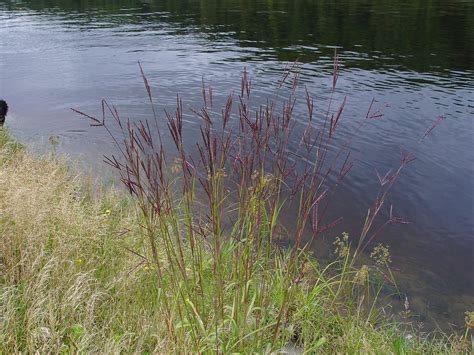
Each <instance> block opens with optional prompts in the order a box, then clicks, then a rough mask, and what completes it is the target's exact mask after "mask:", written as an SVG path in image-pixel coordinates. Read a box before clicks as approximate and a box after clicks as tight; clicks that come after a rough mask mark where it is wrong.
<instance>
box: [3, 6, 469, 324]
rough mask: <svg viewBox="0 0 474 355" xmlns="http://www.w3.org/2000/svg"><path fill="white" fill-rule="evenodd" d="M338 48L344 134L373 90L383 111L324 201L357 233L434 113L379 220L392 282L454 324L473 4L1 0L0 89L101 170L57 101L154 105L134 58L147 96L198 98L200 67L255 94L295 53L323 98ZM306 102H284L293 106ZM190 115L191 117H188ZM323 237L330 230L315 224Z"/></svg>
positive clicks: (132, 108)
mask: <svg viewBox="0 0 474 355" xmlns="http://www.w3.org/2000/svg"><path fill="white" fill-rule="evenodd" d="M335 49H337V51H338V53H339V55H340V58H341V60H342V67H341V73H340V79H339V84H338V85H339V94H340V95H341V96H342V95H344V94H347V95H348V104H347V110H346V112H345V114H344V120H346V122H347V124H346V126H345V130H344V131H343V132H342V134H343V135H344V134H345V135H348V134H350V132H351V128H353V127H355V125H356V124H355V123H354V122H356V119H357V118H358V117H361V116H362V115H364V114H365V112H366V110H367V108H368V105H369V103H370V101H371V99H372V98H375V99H376V100H377V102H378V106H379V107H383V111H384V113H385V117H384V119H383V120H380V121H377V122H374V123H373V124H372V125H370V126H369V127H368V128H366V129H365V130H364V132H363V133H362V134H361V136H360V137H358V139H357V140H356V142H355V144H354V151H355V153H356V154H358V155H357V158H358V163H357V164H356V167H355V168H354V170H353V171H352V172H351V176H350V177H349V179H348V180H347V183H346V185H345V187H344V188H342V189H341V190H340V191H339V195H338V197H336V198H335V200H334V202H333V205H334V206H336V207H337V213H338V214H340V215H342V216H343V217H344V218H345V219H344V226H343V227H342V228H343V229H344V230H347V231H349V232H350V233H351V234H353V235H356V233H357V230H358V229H359V228H360V226H361V224H362V221H363V217H364V215H365V212H366V210H367V208H368V207H369V203H370V201H371V198H373V197H374V193H375V192H374V191H375V190H374V187H375V186H376V184H377V178H376V175H375V168H377V169H378V170H379V171H387V170H388V169H389V168H392V167H394V166H396V164H397V162H398V160H399V148H400V147H408V148H412V147H413V146H414V142H415V141H416V140H417V139H418V138H419V136H420V135H421V134H422V133H423V132H424V131H425V130H426V128H427V127H429V126H430V125H431V123H432V122H433V121H434V120H435V119H436V117H438V116H439V115H445V116H446V120H445V121H444V122H443V124H442V125H441V126H439V127H438V128H437V129H436V130H435V131H433V134H432V136H431V137H430V139H428V140H427V141H426V142H425V143H424V144H423V145H422V146H420V147H419V148H417V151H416V155H417V160H416V161H415V162H414V163H413V164H412V165H411V167H409V169H407V170H406V171H405V172H404V174H403V176H402V178H401V180H400V181H399V183H398V185H397V186H396V188H395V190H394V191H393V193H392V195H391V196H390V201H389V202H390V203H393V205H394V206H395V211H396V213H397V215H400V216H404V217H407V218H408V219H410V220H411V221H412V222H413V223H412V224H410V225H407V226H395V227H391V228H389V229H387V230H386V231H385V233H384V235H383V236H382V238H381V241H383V242H384V243H387V244H389V245H390V247H391V252H392V259H393V267H394V270H396V277H397V278H398V280H399V282H400V285H399V287H400V288H401V289H402V290H403V292H405V293H406V294H407V295H408V298H409V301H410V304H411V307H412V312H413V313H415V314H418V315H419V317H418V318H417V319H418V320H420V321H422V322H425V323H426V324H427V327H428V328H432V327H433V326H436V325H439V326H440V327H441V328H443V329H449V328H450V327H451V325H450V324H451V323H454V324H461V325H462V322H463V314H464V312H465V311H467V310H472V309H473V308H474V278H473V274H474V273H473V272H472V270H473V266H474V262H473V260H474V258H473V257H474V249H473V248H474V245H473V243H474V232H473V226H474V221H473V196H474V181H473V176H474V156H473V153H472V152H473V151H474V150H473V143H474V142H473V140H474V136H473V133H474V131H473V118H474V2H473V1H471V0H451V1H444V0H433V1H422V0H405V1H402V0H398V1H396V0H339V1H338V0H332V1H330V0H328V1H316V0H313V1H311V0H306V1H304V0H266V1H264V0H240V1H237V0H220V1H218V0H201V1H196V0H168V1H158V0H157V1H152V0H148V1H125V0H122V1H119V0H117V1H114V0H110V1H106V0H102V1H98V0H96V1H92V0H91V1H72V0H69V1H66V0H64V1H59V0H58V1H0V65H1V66H0V96H1V97H2V98H5V99H6V100H7V101H8V103H9V104H10V106H11V114H10V116H9V117H8V126H9V127H10V129H11V131H12V132H13V133H14V134H15V135H16V136H17V137H19V138H20V139H21V140H22V141H25V142H29V143H30V144H31V145H33V146H35V147H37V148H38V149H39V150H46V149H49V150H50V149H51V147H50V146H49V144H48V137H50V136H52V135H55V136H58V137H59V146H58V148H57V149H58V150H59V151H60V152H64V153H68V154H70V155H73V156H74V157H76V158H77V157H79V160H80V161H81V162H82V165H83V166H86V167H90V166H93V167H94V169H96V171H97V172H99V173H102V172H103V171H104V167H103V166H102V165H100V160H101V159H100V155H101V152H102V151H110V149H111V148H110V143H109V141H108V139H107V138H106V136H105V135H103V134H102V132H101V131H100V130H91V129H89V128H88V127H87V123H86V122H84V121H81V120H78V118H77V116H76V115H74V114H73V113H72V112H70V111H69V108H70V107H77V108H80V109H82V110H84V111H86V112H90V113H98V111H99V110H98V108H99V106H98V102H99V100H100V99H101V98H102V97H107V98H109V99H111V101H113V102H114V103H115V104H116V105H117V107H118V108H119V110H120V111H121V112H122V113H123V115H124V116H126V117H132V118H133V119H139V118H145V117H147V115H149V114H150V110H149V107H148V106H147V105H146V100H145V92H144V89H143V85H142V83H141V79H140V77H139V71H138V67H137V61H138V60H140V61H141V62H142V64H143V66H144V68H145V70H146V72H147V74H148V76H149V79H150V81H151V84H152V85H153V87H154V88H155V96H156V98H157V101H158V103H159V104H158V106H159V108H163V107H171V106H172V105H173V103H174V99H175V95H176V93H177V92H179V93H180V94H181V95H182V97H183V100H184V103H185V107H190V106H193V105H195V106H197V105H198V103H199V102H200V95H201V93H200V90H199V87H200V82H201V79H202V77H203V76H204V77H205V79H206V80H207V81H209V82H211V83H212V85H213V88H214V95H215V96H216V100H217V101H219V100H222V97H223V96H224V95H226V94H227V93H229V91H231V90H233V89H237V88H238V85H239V77H240V73H241V71H242V69H243V67H244V66H246V67H247V68H248V70H249V71H250V73H251V74H252V78H253V83H254V87H255V91H256V93H257V96H258V97H265V95H266V94H270V93H272V91H273V88H274V85H273V84H274V83H275V82H276V80H277V79H278V78H279V77H280V75H281V73H282V71H283V68H284V67H285V66H286V65H287V64H288V63H289V62H292V61H294V60H296V59H298V60H299V62H300V63H301V72H302V82H303V83H304V84H306V85H307V86H308V87H309V89H310V90H311V91H312V92H313V93H314V94H315V95H316V98H317V100H316V104H317V105H318V104H321V107H322V108H324V107H325V104H326V103H327V98H328V92H329V86H330V82H331V71H332V57H333V54H334V50H335ZM300 106H304V105H299V106H297V108H296V110H297V111H298V110H300V111H303V110H304V107H300ZM190 125H191V128H189V129H190V130H192V129H193V128H192V127H196V122H195V121H193V122H191V123H190ZM327 240H329V241H330V236H327Z"/></svg>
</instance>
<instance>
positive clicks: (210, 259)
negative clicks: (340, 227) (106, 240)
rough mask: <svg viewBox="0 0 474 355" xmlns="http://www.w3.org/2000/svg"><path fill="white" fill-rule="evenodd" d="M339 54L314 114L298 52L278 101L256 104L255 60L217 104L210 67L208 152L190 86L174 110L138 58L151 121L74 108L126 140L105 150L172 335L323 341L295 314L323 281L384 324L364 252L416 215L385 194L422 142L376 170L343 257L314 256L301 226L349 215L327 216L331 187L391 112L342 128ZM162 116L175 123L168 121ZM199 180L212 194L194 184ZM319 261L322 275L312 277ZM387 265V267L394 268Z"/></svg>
mask: <svg viewBox="0 0 474 355" xmlns="http://www.w3.org/2000/svg"><path fill="white" fill-rule="evenodd" d="M338 67H339V64H338V59H337V57H336V58H335V61H334V72H333V80H332V86H331V97H330V100H329V103H328V106H327V108H326V109H325V110H324V111H323V112H324V113H323V114H322V115H319V114H317V113H316V112H319V111H317V110H315V107H314V100H313V98H312V96H311V94H310V93H309V90H308V88H305V98H304V100H305V104H306V107H307V117H306V120H304V119H303V118H302V117H298V118H296V117H295V115H294V107H295V105H296V103H297V92H298V91H297V89H298V87H299V85H298V79H299V73H298V70H297V68H296V66H292V67H290V68H288V69H287V70H286V72H285V74H284V76H283V77H282V79H281V81H280V82H279V91H281V92H280V93H279V94H278V95H277V97H278V98H280V100H281V101H279V102H274V101H272V100H270V99H268V100H267V102H266V103H265V104H263V105H254V104H253V96H252V83H251V81H250V79H249V76H248V73H247V71H246V70H244V71H243V73H242V78H241V85H240V90H239V91H238V93H237V94H235V95H234V94H231V95H229V96H228V97H227V100H226V103H225V105H224V107H223V108H222V109H221V110H220V111H219V110H217V111H216V110H215V108H214V107H213V94H212V88H211V87H209V86H207V85H206V84H205V83H204V81H203V84H202V99H203V105H202V107H201V108H199V109H193V110H192V112H193V114H194V115H195V117H196V119H198V120H199V121H200V122H201V125H200V137H199V139H197V140H196V142H193V143H195V144H196V147H197V152H198V153H197V154H192V153H189V144H186V142H185V140H184V138H183V136H184V130H185V128H184V120H183V105H182V102H181V99H180V98H179V96H178V97H177V100H176V109H175V110H174V112H167V111H165V114H164V117H159V116H158V114H157V113H156V111H155V105H154V102H153V96H152V92H151V88H150V85H149V83H148V80H147V78H146V76H145V74H144V72H143V69H142V67H141V66H140V70H141V73H142V78H143V82H144V85H145V87H146V90H147V95H148V99H149V102H150V105H151V108H152V112H153V117H152V119H151V120H150V121H148V120H143V121H138V122H136V121H134V122H132V121H130V120H126V121H124V120H122V119H121V117H120V115H119V113H118V111H117V110H116V109H115V107H114V106H112V105H110V104H109V103H108V102H107V101H106V100H103V101H102V117H101V118H97V117H93V116H90V115H88V114H86V113H84V112H81V111H77V110H75V111H76V112H78V113H79V114H80V115H82V116H84V117H87V118H88V119H90V120H91V124H92V125H93V126H97V127H100V128H102V129H105V130H106V132H107V133H108V134H109V135H110V137H111V139H113V141H114V142H115V143H116V145H117V150H118V151H119V152H120V153H119V155H117V156H115V155H112V156H109V157H106V162H107V163H108V164H109V165H110V166H112V167H113V168H114V169H115V170H116V171H117V172H118V174H119V175H120V180H121V181H122V182H123V184H124V185H125V186H126V188H127V189H128V191H129V193H130V194H131V196H133V198H134V200H135V201H136V203H137V205H138V207H139V209H140V212H141V214H140V216H141V219H142V222H141V224H142V228H143V232H144V234H145V235H146V237H147V240H148V247H149V250H150V254H151V257H150V258H149V259H146V262H147V263H149V264H150V265H151V267H152V268H153V270H154V272H155V273H156V279H155V281H156V285H157V287H158V289H159V291H160V297H159V304H160V307H161V309H162V311H163V312H164V314H165V319H164V321H165V323H166V327H167V333H168V335H169V337H170V341H171V342H172V343H174V344H176V345H178V344H179V345H182V344H186V348H188V349H193V350H194V351H197V352H206V351H214V352H223V353H227V352H235V351H237V352H247V351H269V352H271V351H275V350H278V349H281V348H282V347H284V346H286V345H287V344H289V343H292V342H293V343H297V344H299V345H301V346H302V348H304V349H310V350H311V351H312V350H316V349H317V348H321V349H324V346H325V344H326V342H327V340H328V338H327V336H328V334H325V332H323V331H321V332H318V331H316V332H315V330H314V329H312V330H311V331H308V329H307V328H305V326H304V325H302V324H300V323H303V324H306V325H307V326H309V327H311V323H305V322H304V317H303V318H301V319H299V322H297V323H296V324H295V323H294V319H295V317H298V316H301V305H299V304H298V300H300V299H301V298H305V297H306V296H307V293H308V292H309V293H315V295H313V297H314V299H311V301H312V302H316V303H318V302H321V303H322V304H324V305H325V308H326V309H329V310H330V312H334V314H333V316H335V317H336V318H337V317H348V318H349V319H350V317H354V321H355V322H360V321H361V320H362V319H363V322H364V324H367V325H368V324H376V322H377V319H378V317H379V310H376V309H375V307H374V302H375V301H376V299H377V297H378V291H376V292H375V293H374V292H370V291H369V288H370V285H369V284H366V283H365V281H366V280H367V279H368V274H369V272H368V268H367V267H365V268H364V269H361V270H362V271H361V270H358V271H357V270H356V269H355V261H356V260H357V258H358V257H359V255H360V254H361V253H363V252H364V251H365V250H366V249H367V248H368V246H369V245H370V243H371V242H372V241H373V240H374V238H375V237H376V236H377V235H378V234H379V233H380V232H381V231H382V230H383V228H384V227H385V226H386V225H387V224H390V223H405V221H404V220H403V219H401V218H397V217H394V216H393V214H392V208H391V207H389V208H390V218H389V220H387V221H385V222H383V223H382V224H381V227H377V228H374V226H375V225H376V221H377V218H378V216H379V214H380V211H381V210H382V208H383V207H384V205H385V201H386V197H387V196H388V194H389V193H390V191H391V190H392V187H393V186H394V184H395V182H396V181H397V179H398V177H399V176H400V174H401V173H402V171H403V169H405V168H406V166H407V165H408V164H409V163H410V162H412V161H413V160H414V155H413V153H411V152H407V153H405V152H402V155H401V159H400V163H399V166H398V167H396V168H395V169H394V170H393V172H388V173H387V174H386V175H385V176H383V177H381V176H379V183H380V191H379V193H378V195H377V197H376V199H375V200H374V202H373V204H372V207H371V208H370V209H369V210H368V212H367V217H366V220H365V223H364V225H363V228H362V231H361V234H360V236H359V238H358V239H357V240H358V241H357V245H355V247H354V248H352V249H351V248H349V246H348V240H347V239H343V240H340V244H341V245H340V248H341V249H342V250H344V251H343V252H341V260H340V261H339V262H337V263H335V264H331V265H330V266H329V267H328V268H327V269H324V270H323V271H321V272H319V273H318V272H317V271H316V269H317V267H315V266H313V267H311V265H312V263H314V261H312V260H310V259H308V257H307V253H306V249H307V247H308V244H305V243H303V240H305V239H307V238H304V237H305V236H307V235H310V238H309V239H310V240H313V239H314V238H317V237H318V236H319V235H320V234H321V233H322V232H324V231H326V230H328V229H329V228H331V227H332V226H334V225H335V224H337V223H338V222H339V220H335V221H329V222H326V223H325V214H326V211H327V206H328V201H329V199H330V195H331V194H332V193H333V191H334V190H335V188H336V187H337V186H338V185H340V184H341V183H343V181H344V179H345V177H346V176H347V175H348V173H349V171H350V170H351V168H352V165H353V163H352V161H351V156H350V144H351V141H352V139H353V137H355V136H356V135H357V133H358V131H359V130H362V129H363V128H364V126H365V125H366V124H367V123H368V122H369V121H371V120H375V119H379V118H380V117H381V116H382V115H381V114H380V113H379V112H378V111H376V110H375V109H374V108H373V104H374V102H372V103H371V104H370V107H369V108H368V111H367V113H366V114H365V119H363V120H362V121H361V123H360V124H359V126H358V127H357V128H356V131H355V132H352V135H351V136H350V138H348V139H342V140H341V139H339V140H336V139H335V137H336V135H337V133H338V131H339V125H340V121H341V119H342V116H343V111H344V107H345V103H346V98H344V99H343V100H342V101H341V102H340V103H339V104H337V103H336V99H335V92H336V85H337V81H338V77H339V70H338ZM282 94H283V95H284V94H286V98H285V99H281V97H282V96H281V95H282ZM216 112H218V114H217V115H216ZM107 117H111V118H112V120H111V121H109V119H106V118H107ZM165 122H166V124H167V132H163V130H162V127H163V126H164V123H165ZM302 122H304V123H302ZM437 124H439V122H438V121H436V122H435V124H434V126H433V127H432V128H431V129H429V130H427V131H426V132H425V134H424V135H423V136H422V137H421V138H420V142H421V141H422V140H423V139H424V138H425V137H426V136H427V135H428V134H429V133H430V132H431V130H432V129H433V128H434V127H435V126H436V125H437ZM114 126H115V127H114ZM117 128H118V130H119V132H120V133H118V134H116V133H114V132H116V129H117ZM165 134H169V135H171V137H172V140H173V142H174V145H175V148H176V150H175V154H169V153H168V152H165V146H164V143H163V137H164V135H165ZM294 142H297V145H296V146H297V148H296V149H294ZM170 157H171V158H170ZM198 191H202V192H203V198H196V194H197V192H198ZM289 209H292V210H293V211H296V213H295V215H296V217H295V223H294V226H286V227H288V232H287V233H286V235H285V237H287V238H289V241H290V245H291V247H290V249H289V250H288V251H279V250H277V249H276V248H275V247H274V244H273V243H272V241H273V240H274V239H275V238H277V237H281V234H282V223H281V214H282V213H285V211H287V210H289ZM229 220H230V222H229ZM159 250H162V251H163V255H159ZM379 251H380V250H379ZM379 254H380V253H379ZM382 254H384V253H382ZM382 263H383V264H384V265H385V266H387V262H382ZM308 268H309V269H311V268H312V269H315V270H312V272H314V273H315V274H319V277H318V278H317V280H316V281H315V282H314V283H313V284H311V285H304V286H303V284H304V281H303V280H304V279H305V278H306V276H305V275H307V274H308ZM377 270H378V271H380V269H377ZM309 273H311V272H309ZM384 273H386V274H383V277H385V278H388V279H389V280H390V279H391V273H390V271H389V270H388V271H384ZM354 280H356V281H357V282H356V281H354ZM361 285H365V288H366V290H365V291H361V290H360V286H361ZM171 300H172V302H171ZM326 301H327V302H328V303H326ZM313 306H314V307H318V306H316V305H314V304H313ZM354 310H356V311H357V315H354V313H353V312H354ZM323 319H324V317H322V318H321V319H320V322H318V323H317V324H318V328H319V329H323V328H324V321H323ZM332 319H334V318H332ZM336 328H337V327H336ZM331 336H333V334H331Z"/></svg>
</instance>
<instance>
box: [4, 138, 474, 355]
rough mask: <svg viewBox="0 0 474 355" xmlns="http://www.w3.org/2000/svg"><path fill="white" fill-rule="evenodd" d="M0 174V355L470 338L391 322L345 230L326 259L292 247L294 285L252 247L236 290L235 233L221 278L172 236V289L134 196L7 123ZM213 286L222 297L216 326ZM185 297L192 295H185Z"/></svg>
mask: <svg viewBox="0 0 474 355" xmlns="http://www.w3.org/2000/svg"><path fill="white" fill-rule="evenodd" d="M0 181H1V184H0V235H1V236H2V240H1V244H0V245H1V249H0V253H1V280H0V281H1V284H0V295H1V296H0V297H1V301H0V307H1V312H0V313H1V317H2V322H1V324H0V326H1V332H0V353H5V354H7V353H17V352H27V353H30V352H39V353H49V352H52V353H59V352H60V353H69V352H77V351H79V352H87V353H104V352H106V353H112V352H141V353H152V352H155V353H164V352H198V351H201V352H211V351H216V350H218V349H219V351H221V352H252V351H253V352H272V351H278V350H281V349H284V348H285V347H286V346H287V345H288V344H293V345H296V346H297V347H298V348H299V349H301V350H303V351H307V352H321V353H336V352H338V353H397V354H403V353H429V352H432V353H455V352H463V351H468V349H469V347H471V344H470V340H469V338H468V336H469V335H467V333H466V335H465V336H451V337H449V338H447V337H444V336H439V337H438V338H436V339H433V338H429V339H428V338H427V337H423V336H420V335H417V334H415V333H413V332H408V331H407V330H406V329H407V328H406V327H404V329H405V330H402V328H401V327H400V325H399V324H396V323H395V322H392V321H390V319H389V318H387V315H386V314H385V313H384V311H383V309H382V308H380V307H379V306H375V303H374V302H375V300H374V297H373V296H372V295H371V292H370V291H371V290H372V291H373V284H372V282H371V279H372V278H374V279H377V278H376V277H375V274H376V268H375V267H368V266H364V267H363V268H359V269H356V268H355V267H351V266H349V263H348V258H349V254H350V252H347V249H345V248H346V247H347V245H344V240H343V238H342V239H341V243H342V244H340V251H341V253H340V258H339V259H338V260H337V261H335V262H334V263H333V264H331V265H330V266H329V267H327V268H322V267H321V266H320V265H318V263H317V262H316V261H315V260H312V259H311V258H310V257H307V256H305V255H300V257H299V261H298V262H299V263H301V264H302V265H303V267H301V268H299V269H298V270H299V271H298V273H299V276H298V278H299V279H298V280H297V282H294V280H293V276H294V275H292V274H291V273H288V269H287V265H288V263H289V260H290V258H291V255H290V254H288V253H285V252H278V253H276V252H271V253H269V254H268V255H266V256H264V255H263V254H262V255H260V260H254V262H255V265H254V266H252V268H251V269H250V271H251V274H249V275H247V276H245V277H244V278H245V280H246V282H245V285H239V280H240V279H241V277H242V276H241V275H240V273H239V270H235V265H233V262H234V261H235V260H234V258H233V255H234V253H236V252H237V251H238V249H237V247H236V243H235V242H233V241H230V240H229V241H226V242H224V243H223V245H222V246H221V248H222V255H221V256H220V258H221V259H220V262H221V268H222V270H221V271H220V272H221V275H223V277H224V279H221V280H217V279H216V273H215V271H213V263H212V260H213V257H214V256H213V255H212V248H210V247H209V246H208V241H206V240H205V239H196V243H197V244H199V245H195V246H193V248H194V250H200V252H201V256H200V257H201V260H202V263H201V264H200V265H199V267H200V270H199V272H196V270H194V271H193V270H192V268H193V267H195V265H193V263H194V261H193V258H192V257H191V253H192V250H191V246H190V245H183V253H184V254H183V259H182V260H183V262H184V265H182V266H183V267H184V269H185V271H187V272H188V274H189V276H188V284H187V285H186V284H184V283H183V281H182V280H181V281H180V283H179V284H176V280H174V279H173V278H174V277H175V276H173V275H175V272H176V270H174V271H173V270H172V269H173V267H175V266H176V265H169V264H168V265H167V264H166V260H167V257H166V255H165V253H166V248H164V247H163V246H161V245H160V244H158V245H157V247H158V249H157V250H156V255H155V257H157V258H158V260H160V261H161V262H162V264H161V267H162V270H161V271H162V273H163V274H161V275H160V277H161V281H160V282H157V275H156V272H157V270H156V266H155V264H154V262H153V261H152V260H153V251H152V250H150V247H149V244H148V243H147V235H146V232H144V230H143V228H141V227H140V226H139V225H143V223H144V222H143V220H141V219H142V218H143V216H141V213H139V212H137V209H136V205H135V203H134V202H132V201H130V200H129V199H125V198H123V197H119V196H118V194H116V193H115V192H114V191H112V190H104V191H101V192H100V193H98V194H97V193H94V194H92V193H91V190H90V188H88V186H87V184H85V182H84V181H81V179H79V178H77V177H75V176H72V175H71V174H70V173H69V172H68V169H67V168H66V166H65V165H64V164H63V163H61V162H59V161H57V160H55V159H51V158H38V157H33V156H32V155H31V154H29V153H28V152H27V151H26V150H25V149H23V148H22V147H21V146H19V145H18V144H16V143H14V142H13V141H12V140H11V139H10V138H9V137H8V135H7V134H6V133H5V131H0ZM140 216H141V217H140ZM341 247H342V249H341ZM246 271H249V269H243V270H242V272H246ZM289 278H292V279H291V280H289ZM218 282H222V283H225V294H223V295H222V298H221V302H222V309H223V312H224V314H223V315H222V318H220V319H221V320H220V321H219V322H216V318H218V316H217V315H215V314H213V310H214V309H216V306H215V302H216V297H215V296H214V295H215V294H216V293H218V292H219V291H218V287H220V286H219V284H218ZM288 285H290V286H291V289H290V290H288ZM189 287H195V288H196V290H195V292H196V293H195V294H193V293H192V292H191V291H189V290H186V288H189ZM242 287H243V288H242ZM185 292H188V294H193V295H194V297H193V298H192V299H191V298H190V297H186V298H185V299H183V297H182V295H183V294H185ZM288 292H290V297H285V296H284V295H285V294H286V293H288ZM236 295H238V296H239V297H244V298H245V299H236V297H235V296H236ZM164 302H166V303H167V305H166V306H165V307H164V306H163V303H164ZM284 302H285V303H286V305H285V306H284V307H283V306H282V303H284ZM195 303H196V304H195ZM282 309H284V310H285V311H284V319H282V320H281V321H280V322H278V319H279V317H280V314H281V312H282ZM202 310H207V312H203V311H202ZM471 322H472V320H471ZM215 324H218V327H219V329H217V330H216V328H215ZM244 324H245V326H244ZM277 324H279V328H280V330H279V331H278V332H275V328H276V326H277ZM471 326H472V324H471ZM468 341H469V342H468Z"/></svg>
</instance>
